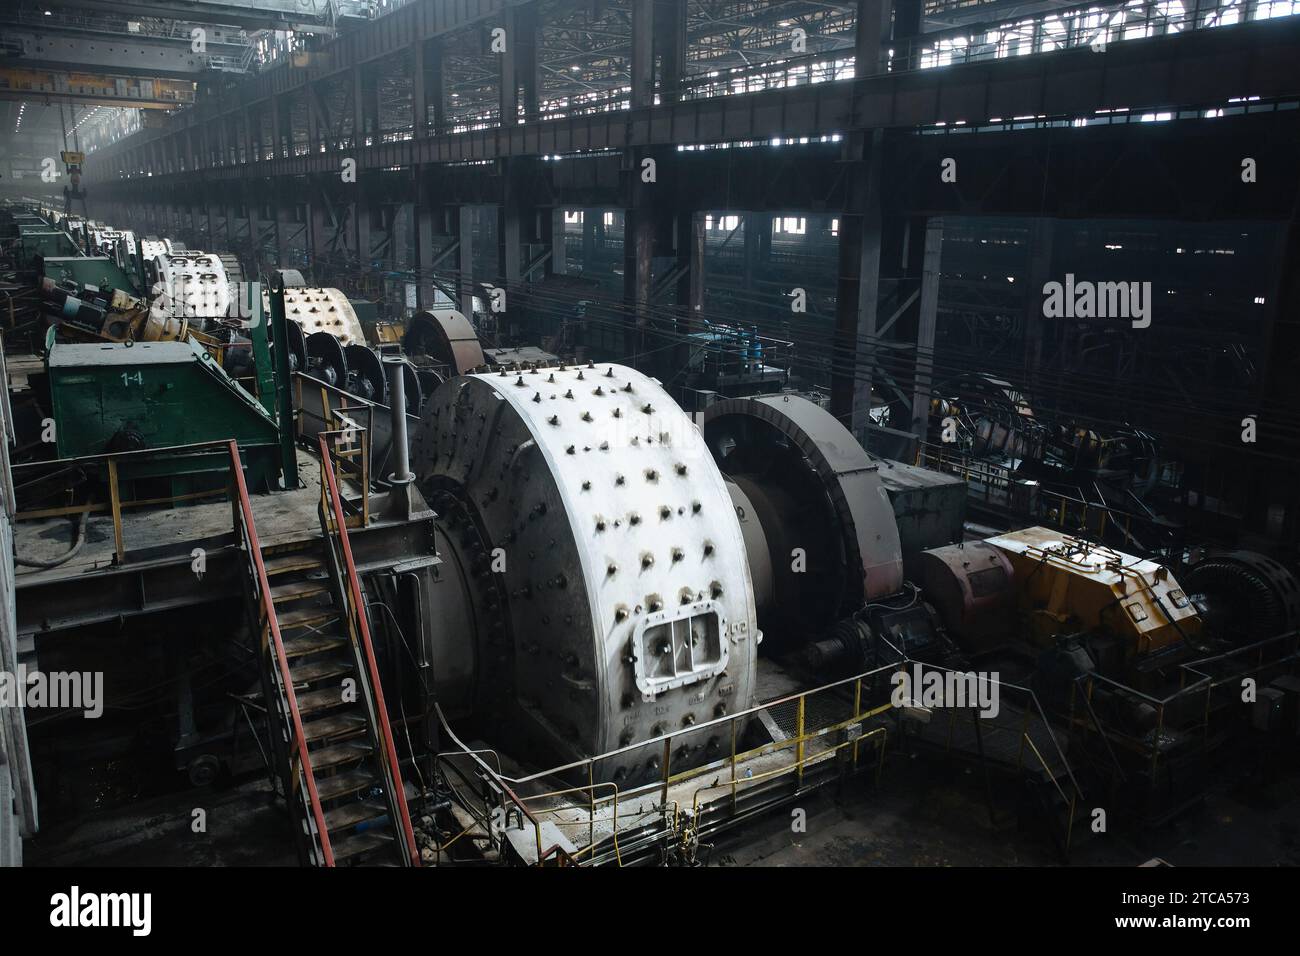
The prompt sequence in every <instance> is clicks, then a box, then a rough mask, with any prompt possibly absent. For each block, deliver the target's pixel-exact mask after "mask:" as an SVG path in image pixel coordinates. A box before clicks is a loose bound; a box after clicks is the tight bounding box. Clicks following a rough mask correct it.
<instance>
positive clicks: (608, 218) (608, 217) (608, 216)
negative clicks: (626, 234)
mask: <svg viewBox="0 0 1300 956" xmlns="http://www.w3.org/2000/svg"><path fill="white" fill-rule="evenodd" d="M605 225H607V226H612V225H614V214H613V213H612V212H607V213H605Z"/></svg>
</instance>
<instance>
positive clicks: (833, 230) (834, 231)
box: [831, 219, 840, 236]
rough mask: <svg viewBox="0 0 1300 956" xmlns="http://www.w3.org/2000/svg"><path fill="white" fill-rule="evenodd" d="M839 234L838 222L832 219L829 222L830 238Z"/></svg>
mask: <svg viewBox="0 0 1300 956" xmlns="http://www.w3.org/2000/svg"><path fill="white" fill-rule="evenodd" d="M839 234H840V221H839V220H838V219H832V220H831V235H832V236H838V235H839Z"/></svg>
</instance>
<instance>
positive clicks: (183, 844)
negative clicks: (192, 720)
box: [26, 754, 1300, 867]
mask: <svg viewBox="0 0 1300 956" xmlns="http://www.w3.org/2000/svg"><path fill="white" fill-rule="evenodd" d="M1225 779H1231V778H1230V777H1227V778H1225ZM798 806H799V807H800V808H801V809H803V810H805V811H806V830H805V832H802V833H795V832H793V831H792V828H791V820H792V816H791V810H792V807H789V806H787V807H784V808H781V809H777V810H774V811H772V812H770V813H768V814H766V815H764V816H762V817H759V818H756V819H753V820H750V821H749V822H748V823H746V824H745V825H744V826H743V828H740V829H737V830H734V831H730V832H725V833H723V834H720V835H718V836H717V837H715V838H714V839H713V840H712V842H713V844H714V847H713V850H712V851H711V852H710V853H709V854H708V862H709V863H710V864H711V865H714V866H916V867H925V866H1057V865H1060V862H1061V861H1060V859H1059V858H1058V857H1057V855H1056V853H1055V851H1054V849H1053V848H1052V846H1051V845H1050V844H1049V843H1048V842H1047V840H1046V839H1045V837H1044V835H1043V834H1042V832H1041V831H1039V830H1038V829H1036V828H1035V829H1027V830H1023V831H1022V830H1020V829H1018V828H1017V827H1016V826H1015V825H1014V823H1008V824H1006V825H1003V826H1000V827H998V828H994V827H992V826H991V825H990V823H989V816H988V811H987V807H986V804H985V800H984V789H983V785H982V781H981V779H980V777H979V776H978V775H977V774H975V773H973V772H971V771H968V770H966V769H964V768H960V767H953V766H948V765H945V764H943V763H942V762H940V761H938V760H937V759H935V758H933V757H923V756H916V757H910V756H907V755H904V754H896V755H895V756H894V757H893V758H892V759H891V760H890V761H888V762H887V765H886V769H885V773H884V776H883V777H882V780H881V785H880V787H879V789H876V788H874V787H873V786H872V785H871V784H870V782H869V780H867V779H857V780H854V781H852V782H850V783H848V784H846V785H843V786H841V787H839V788H838V789H836V788H827V789H825V790H823V791H820V792H817V793H815V794H813V795H811V796H809V797H807V798H805V799H804V800H802V801H800V803H799V804H798ZM196 808H201V809H203V810H205V811H206V814H207V830H206V832H205V833H195V832H193V830H192V828H191V823H192V820H193V819H194V817H193V811H194V810H195V809H196ZM1078 839H1079V842H1078V844H1077V845H1076V847H1075V849H1074V853H1073V855H1072V859H1071V863H1072V865H1075V866H1097V865H1108V866H1136V865H1138V864H1140V863H1143V862H1145V861H1146V860H1149V859H1151V858H1152V857H1161V858H1162V859H1164V860H1166V861H1168V862H1169V863H1171V864H1173V865H1175V866H1208V865H1227V866H1295V865H1300V777H1297V776H1296V775H1292V776H1291V777H1289V778H1287V779H1284V780H1280V781H1278V782H1275V783H1273V784H1271V785H1269V786H1261V785H1258V784H1250V783H1242V784H1236V785H1225V786H1223V787H1222V788H1221V789H1219V790H1216V791H1214V792H1212V793H1210V794H1209V795H1207V797H1206V799H1205V801H1204V803H1203V805H1202V806H1200V807H1198V808H1196V809H1193V810H1191V811H1189V812H1188V813H1187V814H1185V815H1184V816H1182V817H1180V818H1179V819H1178V820H1177V821H1175V822H1174V823H1171V824H1168V825H1166V826H1163V827H1160V828H1157V829H1154V830H1150V831H1147V832H1146V833H1144V834H1142V835H1140V836H1137V835H1133V834H1118V833H1117V834H1106V835H1092V834H1088V833H1086V832H1083V831H1080V835H1079V837H1078ZM26 857H27V862H28V863H29V865H35V866H58V865H72V864H77V865H91V866H138V865H153V866H275V865H282V866H289V865H294V864H295V863H296V856H295V852H294V848H293V844H292V840H291V836H290V830H289V823H288V819H287V817H286V815H285V813H284V811H283V809H282V808H281V806H280V805H279V804H277V803H273V802H272V801H271V799H270V791H269V785H268V784H267V782H266V781H265V780H264V779H256V780H252V781H249V782H245V783H243V784H241V785H239V786H234V787H226V788H208V789H202V790H191V791H187V792H184V793H179V794H172V795H169V796H163V797H156V798H151V799H148V800H144V801H140V802H138V803H134V804H132V805H130V806H128V807H125V808H121V809H117V810H112V811H101V812H96V813H91V814H86V815H84V816H82V817H81V818H80V819H79V820H78V821H76V822H75V823H68V824H65V825H63V826H59V827H52V828H49V829H47V830H45V831H44V832H42V833H41V834H40V835H39V836H38V837H37V838H36V839H35V840H32V841H29V842H28V844H27V847H26Z"/></svg>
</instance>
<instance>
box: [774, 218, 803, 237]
mask: <svg viewBox="0 0 1300 956" xmlns="http://www.w3.org/2000/svg"><path fill="white" fill-rule="evenodd" d="M772 231H773V232H788V233H791V234H792V235H796V236H802V235H803V234H804V233H805V232H807V231H808V220H807V219H803V218H801V217H796V216H786V217H785V218H784V219H773V220H772Z"/></svg>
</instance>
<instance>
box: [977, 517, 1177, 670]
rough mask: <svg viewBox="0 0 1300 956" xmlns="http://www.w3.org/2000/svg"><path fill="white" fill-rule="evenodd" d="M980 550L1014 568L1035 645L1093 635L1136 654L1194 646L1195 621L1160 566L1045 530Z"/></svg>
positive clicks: (1028, 531) (1015, 535) (1000, 540)
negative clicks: (1120, 641) (1124, 644)
mask: <svg viewBox="0 0 1300 956" xmlns="http://www.w3.org/2000/svg"><path fill="white" fill-rule="evenodd" d="M986 543H987V544H989V545H992V546H993V547H995V548H997V549H998V550H999V551H1001V552H1002V553H1003V554H1005V555H1006V556H1007V559H1008V560H1009V561H1010V562H1011V565H1012V567H1013V568H1014V569H1015V582H1016V585H1015V586H1016V591H1017V600H1018V603H1019V606H1020V609H1021V611H1022V613H1024V614H1025V616H1026V617H1027V619H1028V622H1029V626H1030V633H1031V635H1032V636H1033V638H1034V639H1035V640H1036V641H1038V642H1041V643H1046V642H1048V641H1050V640H1051V639H1052V638H1053V637H1055V636H1057V635H1061V634H1068V633H1072V632H1075V631H1093V632H1100V633H1106V634H1111V635H1114V636H1116V637H1120V638H1124V639H1126V640H1127V641H1128V643H1129V649H1130V653H1131V654H1134V655H1142V654H1149V653H1151V652H1153V651H1158V650H1161V649H1163V648H1166V647H1171V646H1173V645H1175V644H1178V643H1180V642H1182V641H1191V642H1196V641H1197V640H1198V639H1199V636H1200V633H1201V619H1200V617H1199V616H1198V614H1197V613H1196V609H1195V607H1194V606H1193V605H1192V603H1191V601H1190V600H1189V599H1188V597H1187V595H1186V594H1185V593H1184V592H1183V589H1182V588H1181V587H1179V585H1178V582H1177V581H1176V580H1174V576H1173V575H1172V574H1170V573H1169V570H1168V568H1166V567H1164V566H1163V565H1160V564H1157V563H1156V562H1154V561H1148V560H1146V559H1144V558H1137V557H1134V556H1133V555H1130V554H1124V553H1123V552H1121V551H1114V550H1112V549H1110V548H1107V547H1104V546H1102V545H1098V544H1095V543H1093V542H1090V541H1085V540H1083V539H1080V538H1073V537H1070V536H1069V535H1065V534H1063V533H1061V532H1059V531H1053V530H1051V529H1050V528H1025V529H1024V530H1022V531H1015V532H1012V533H1009V534H1004V535H999V536H997V537H994V538H988V539H986Z"/></svg>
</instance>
